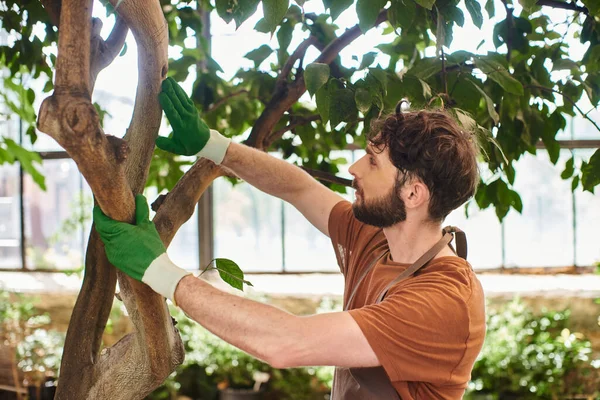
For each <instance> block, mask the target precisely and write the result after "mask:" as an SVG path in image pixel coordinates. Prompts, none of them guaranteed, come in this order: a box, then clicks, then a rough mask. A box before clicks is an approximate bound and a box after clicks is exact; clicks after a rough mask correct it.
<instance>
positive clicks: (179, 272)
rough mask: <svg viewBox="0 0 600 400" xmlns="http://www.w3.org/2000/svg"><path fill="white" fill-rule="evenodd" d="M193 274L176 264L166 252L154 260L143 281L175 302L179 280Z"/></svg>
mask: <svg viewBox="0 0 600 400" xmlns="http://www.w3.org/2000/svg"><path fill="white" fill-rule="evenodd" d="M191 274H192V273H191V272H189V271H186V270H184V269H181V268H179V267H178V266H177V265H175V264H174V263H173V262H172V261H171V260H170V259H169V256H168V255H167V253H166V252H165V253H162V254H161V255H160V256H158V257H156V258H155V259H154V261H152V263H151V264H150V266H149V267H148V269H147V270H146V272H145V273H144V276H143V277H142V282H144V283H145V284H146V285H148V286H150V287H151V288H152V290H154V291H155V292H156V293H158V294H160V295H161V296H163V297H166V298H167V299H169V300H171V301H172V302H173V304H175V289H177V284H179V281H180V280H181V279H183V277H185V276H187V275H191ZM175 305H177V304H175Z"/></svg>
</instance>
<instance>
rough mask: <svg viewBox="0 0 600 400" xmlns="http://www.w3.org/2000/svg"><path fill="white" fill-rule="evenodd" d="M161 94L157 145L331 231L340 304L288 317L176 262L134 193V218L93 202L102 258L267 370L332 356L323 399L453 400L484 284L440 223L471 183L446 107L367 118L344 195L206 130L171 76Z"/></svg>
mask: <svg viewBox="0 0 600 400" xmlns="http://www.w3.org/2000/svg"><path fill="white" fill-rule="evenodd" d="M159 101H160V103H161V106H162V107H163V109H164V111H165V114H166V116H167V118H168V119H169V121H170V123H171V125H172V127H173V136H172V137H171V138H165V137H159V138H158V139H157V141H156V144H157V146H158V147H159V148H161V149H163V150H167V151H170V152H173V153H176V154H181V155H197V156H199V157H204V158H207V159H210V160H212V161H213V162H215V163H217V164H222V165H224V166H225V167H227V168H229V169H231V170H232V171H233V172H235V173H236V174H237V175H238V176H239V177H240V178H242V179H243V180H245V181H246V182H248V183H249V184H251V185H253V186H255V187H256V188H258V189H260V190H262V191H263V192H266V193H268V194H270V195H273V196H276V197H278V198H280V199H283V200H285V201H287V202H289V203H290V204H292V205H293V206H295V207H296V208H297V209H298V210H299V211H300V212H301V213H302V214H303V215H304V216H305V217H306V218H307V219H308V220H309V221H310V222H311V223H312V224H313V225H314V226H315V227H316V228H317V229H319V230H320V231H321V232H322V233H323V234H324V235H327V236H329V237H330V238H331V241H332V244H333V248H334V251H335V254H336V257H337V261H338V264H339V267H340V270H341V272H342V274H343V275H344V278H345V291H344V311H341V312H333V313H327V314H318V315H312V316H303V317H299V316H295V315H292V314H289V313H287V312H285V311H282V310H280V309H277V308H275V307H272V306H270V305H266V304H262V303H259V302H255V301H252V300H248V299H244V298H242V297H239V296H235V295H232V294H228V293H225V292H223V291H220V290H218V289H216V288H215V287H213V286H212V285H210V284H209V283H207V282H205V281H204V280H201V279H198V278H196V277H195V276H193V275H191V274H190V272H189V271H185V270H183V269H180V268H178V267H177V266H176V265H175V264H173V262H171V261H170V260H169V258H168V256H167V254H166V250H165V248H164V246H163V244H162V242H161V240H160V238H159V236H158V233H157V232H156V228H155V227H154V224H153V223H152V222H150V221H149V218H148V205H147V202H146V199H145V198H144V197H143V196H141V195H138V196H136V199H135V200H136V225H130V224H126V223H122V222H116V221H114V220H112V219H110V218H108V217H107V216H106V215H105V214H104V213H103V212H102V211H101V210H100V209H99V208H98V207H96V208H95V209H94V222H95V227H96V229H97V230H98V233H99V234H100V237H101V238H102V240H103V242H104V243H105V247H106V254H107V256H108V259H109V261H110V262H111V263H112V264H113V265H115V266H116V267H117V268H119V269H121V270H122V271H124V272H125V273H127V274H129V275H130V276H132V277H134V278H136V279H138V280H141V281H143V282H144V283H146V284H148V285H149V286H150V287H151V288H152V289H154V290H155V291H156V292H158V293H160V294H161V295H163V296H164V297H166V298H168V299H170V300H171V301H172V302H173V303H174V304H176V305H177V306H179V307H180V308H181V309H182V310H183V311H184V312H185V313H186V314H187V315H188V316H190V317H191V318H192V319H194V320H195V321H197V322H198V323H200V324H201V325H202V326H204V327H205V328H206V329H208V330H209V331H211V332H213V333H214V334H215V335H217V336H219V337H220V338H222V339H223V340H225V341H227V342H229V343H231V344H233V345H234V346H237V347H238V348H240V349H242V350H243V351H245V352H247V353H249V354H251V355H253V356H255V357H257V358H259V359H261V360H264V361H266V362H267V363H269V364H271V365H272V366H273V367H275V368H288V367H299V366H316V365H331V366H335V367H336V372H335V378H334V387H333V393H332V398H333V399H334V400H339V399H345V400H350V399H352V400H354V399H356V400H358V399H360V400H369V399H403V400H412V399H448V400H449V399H460V398H462V396H463V394H464V391H465V389H466V387H467V383H468V381H469V380H470V374H471V370H472V368H473V364H474V362H475V359H476V358H477V355H478V354H479V351H480V350H481V347H482V345H483V340H484V337H485V308H484V295H483V290H482V287H481V284H480V282H479V280H478V279H477V277H476V275H475V273H474V272H473V269H472V268H471V266H470V264H469V263H468V262H467V261H466V260H465V258H466V239H465V236H464V233H462V232H461V231H460V230H458V229H456V228H445V229H442V222H443V220H444V219H445V217H446V216H447V215H448V214H449V213H450V212H451V211H452V210H454V209H456V208H458V207H459V206H461V205H462V204H463V203H464V202H465V201H467V200H468V199H469V198H470V197H472V196H473V194H474V192H475V189H476V186H477V183H478V182H479V172H478V168H477V161H476V157H477V152H476V147H475V145H474V144H473V141H472V139H471V137H470V135H469V134H468V133H467V132H465V131H463V130H462V129H461V128H460V127H459V126H458V125H457V124H456V122H455V121H454V120H453V119H452V118H451V117H450V116H449V115H448V114H447V113H446V112H442V111H426V110H421V111H414V112H408V111H406V112H405V111H402V110H401V107H400V106H398V107H397V108H396V111H395V112H394V113H392V114H391V115H388V116H386V117H383V118H381V119H380V120H379V121H377V122H376V123H375V124H374V125H373V127H372V129H371V132H372V135H371V137H369V140H368V145H367V148H366V155H365V156H364V157H362V158H361V159H360V160H358V161H357V162H356V163H355V164H353V165H352V167H351V168H350V173H351V174H352V176H353V177H354V183H353V186H354V188H355V189H356V201H355V202H354V204H350V203H349V202H348V201H346V200H344V199H343V198H342V197H341V196H340V195H339V194H337V193H335V192H333V191H331V190H329V189H328V188H326V187H325V186H323V185H321V184H320V183H318V182H317V181H315V180H314V179H313V178H312V177H311V176H310V175H308V174H307V173H306V172H304V171H303V170H302V169H300V168H298V167H296V166H293V165H291V164H289V163H287V162H285V161H282V160H278V159H276V158H274V157H272V156H270V155H268V154H266V153H263V152H261V151H257V150H255V149H252V148H249V147H247V146H244V145H241V144H237V143H234V142H231V140H230V139H228V138H225V137H223V136H222V135H221V134H219V132H217V131H214V130H210V129H209V128H208V127H207V126H206V124H205V123H204V122H203V121H202V120H201V119H200V117H199V115H198V112H197V110H196V108H195V106H194V104H193V102H192V100H191V99H190V98H189V97H188V96H187V95H186V93H185V92H184V91H183V89H182V88H181V87H179V86H178V85H177V83H176V82H175V81H174V80H172V79H171V78H167V79H166V80H165V81H164V82H163V85H162V92H161V94H160V96H159ZM453 234H454V235H455V236H453ZM453 237H456V251H455V250H454V248H453V247H452V246H451V244H450V242H451V240H452V239H453Z"/></svg>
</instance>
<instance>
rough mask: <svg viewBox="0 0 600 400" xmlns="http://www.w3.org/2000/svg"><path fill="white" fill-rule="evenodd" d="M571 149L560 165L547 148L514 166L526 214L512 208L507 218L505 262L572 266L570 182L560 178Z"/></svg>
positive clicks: (544, 265)
mask: <svg viewBox="0 0 600 400" xmlns="http://www.w3.org/2000/svg"><path fill="white" fill-rule="evenodd" d="M569 158H570V152H569V151H568V150H562V151H561V155H560V159H559V161H558V162H557V165H556V166H555V165H552V163H550V161H549V159H548V153H547V152H546V151H539V152H538V154H537V156H533V155H530V154H527V155H525V156H524V157H522V158H521V159H520V160H519V161H518V162H517V163H516V165H515V169H516V171H517V175H516V180H515V190H516V191H517V192H518V193H519V194H520V195H521V199H522V200H523V214H522V215H519V214H518V213H516V212H515V211H514V210H511V211H510V212H509V214H508V215H507V217H506V219H505V243H506V264H507V266H509V267H510V266H517V267H557V266H563V267H564V266H569V265H573V261H574V260H573V210H572V207H573V203H572V198H571V186H570V182H569V181H564V180H562V179H561V178H560V173H561V172H562V171H563V170H564V165H565V162H566V161H567V160H568V159H569Z"/></svg>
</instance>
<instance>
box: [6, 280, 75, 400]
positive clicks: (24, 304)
mask: <svg viewBox="0 0 600 400" xmlns="http://www.w3.org/2000/svg"><path fill="white" fill-rule="evenodd" d="M36 301H37V299H36V298H31V297H26V296H24V295H22V294H18V293H9V292H7V291H4V290H0V328H1V329H0V332H1V334H0V338H1V340H2V344H3V346H6V347H7V348H8V349H9V352H10V355H11V360H10V364H11V368H12V375H13V380H14V385H15V387H16V388H17V389H22V388H23V386H24V387H33V389H34V390H33V393H35V396H36V397H35V398H36V399H41V398H42V397H41V390H42V387H43V386H46V385H48V386H54V384H53V382H54V381H55V380H56V379H57V378H58V370H59V367H60V359H61V356H62V349H63V345H64V334H63V333H60V332H57V331H54V330H50V329H46V328H47V327H48V326H49V324H50V316H49V315H48V314H47V313H40V312H39V311H38V310H37V309H36V307H35V306H34V304H35V302H36ZM47 383H48V384H47ZM20 395H21V394H20V392H19V391H18V392H17V396H18V397H17V398H19V399H20V397H19V396H20ZM29 397H30V398H31V397H32V396H31V395H30V396H29ZM50 398H52V397H50Z"/></svg>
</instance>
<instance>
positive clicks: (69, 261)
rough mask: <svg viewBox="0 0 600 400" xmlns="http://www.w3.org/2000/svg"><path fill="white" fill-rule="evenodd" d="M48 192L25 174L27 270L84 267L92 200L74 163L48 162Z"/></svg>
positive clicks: (44, 167)
mask: <svg viewBox="0 0 600 400" xmlns="http://www.w3.org/2000/svg"><path fill="white" fill-rule="evenodd" d="M41 172H42V174H44V176H45V177H46V187H47V190H46V191H45V192H44V191H42V190H41V189H40V188H39V187H38V186H37V185H36V184H35V183H34V182H33V180H32V179H31V177H30V176H29V175H25V181H24V202H25V240H26V257H27V260H26V264H27V267H28V268H32V269H33V268H38V269H39V268H51V269H73V268H80V267H81V266H82V265H83V253H84V247H83V245H84V243H85V241H86V240H87V238H86V236H87V235H88V234H89V231H87V232H84V229H83V228H84V225H85V224H86V221H87V223H88V224H89V220H90V214H91V212H90V211H91V197H90V196H89V194H88V195H86V194H85V191H84V186H83V179H82V178H81V175H80V174H79V171H78V170H77V166H76V165H75V163H74V162H73V161H72V160H69V159H64V160H46V161H44V163H43V166H42V168H41Z"/></svg>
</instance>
